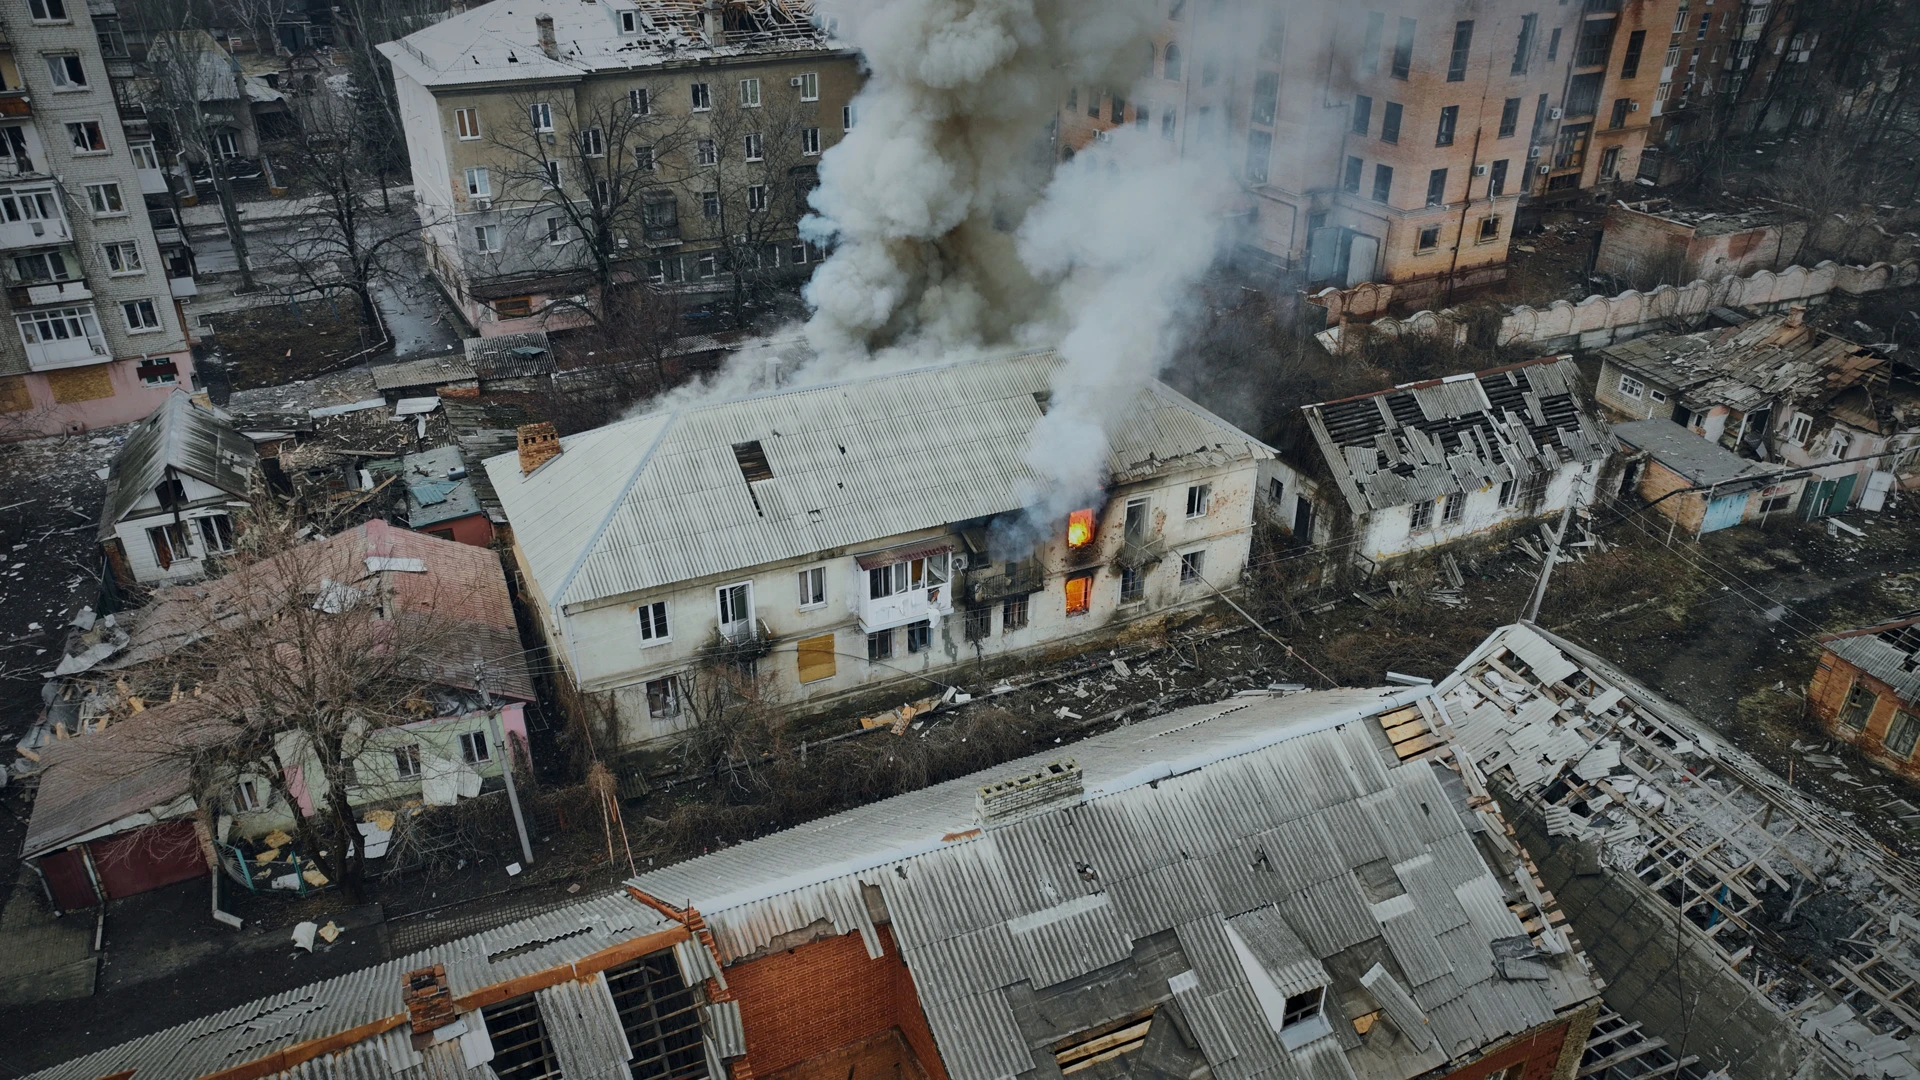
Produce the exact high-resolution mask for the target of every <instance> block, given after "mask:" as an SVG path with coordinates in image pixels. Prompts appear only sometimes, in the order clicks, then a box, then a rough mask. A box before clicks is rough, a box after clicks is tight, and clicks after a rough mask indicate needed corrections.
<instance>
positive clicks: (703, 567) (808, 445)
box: [486, 352, 1271, 605]
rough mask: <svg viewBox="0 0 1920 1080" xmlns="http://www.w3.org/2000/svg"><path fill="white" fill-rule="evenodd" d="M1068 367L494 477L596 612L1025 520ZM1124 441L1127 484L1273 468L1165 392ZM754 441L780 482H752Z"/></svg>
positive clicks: (983, 372)
mask: <svg viewBox="0 0 1920 1080" xmlns="http://www.w3.org/2000/svg"><path fill="white" fill-rule="evenodd" d="M1057 364H1058V360H1057V358H1056V357H1055V356H1054V355H1053V354H1052V353H1051V352H1039V353H1026V354H1021V355H1018V356H1010V357H999V358H994V359H988V360H979V361H972V362H967V363H961V364H954V365H949V366H944V367H935V368H923V369H919V370H915V371H908V372H901V373H897V374H890V375H880V376H873V377H869V378H866V379H862V380H859V381H856V382H844V383H835V384H831V385H826V386H817V387H808V388H802V389H796V390H788V391H780V392H774V393H767V394H761V395H757V396H754V397H748V398H744V399H740V400H736V401H727V402H719V403H714V404H709V405H702V406H698V407H695V408H690V409H685V410H682V411H679V412H672V413H656V414H652V415H649V416H643V417H639V418H636V419H633V420H627V421H622V422H620V423H617V424H613V425H610V426H608V427H605V428H600V429H597V430H595V431H589V432H585V433H583V434H580V435H574V436H569V437H568V438H565V439H562V440H561V446H562V448H563V452H562V453H561V454H560V455H559V456H558V457H556V458H554V459H552V460H550V461H548V462H547V463H546V464H544V465H542V466H541V467H540V468H538V469H536V470H534V471H533V473H531V474H529V475H526V476H523V475H521V473H520V467H519V459H518V455H517V454H506V455H501V456H500V457H497V458H493V459H491V460H489V461H488V462H487V463H486V468H487V471H488V474H489V476H490V477H491V478H492V480H493V483H494V488H495V490H496V491H497V492H498V494H499V496H500V501H501V504H502V506H504V507H505V509H506V513H507V517H508V519H509V520H510V521H511V522H512V523H513V527H514V535H515V538H516V539H517V540H518V542H519V544H520V546H521V548H522V550H523V551H525V553H526V555H527V561H528V565H529V566H530V567H531V569H532V571H533V575H534V578H535V580H536V581H538V582H539V585H540V589H541V592H542V594H543V595H544V596H545V597H546V598H547V599H548V601H549V602H551V603H554V604H559V605H570V604H580V603H590V602H592V601H595V600H598V599H602V598H605V597H612V596H620V595H625V594H629V593H634V592H640V591H644V590H647V589H653V588H657V587H660V586H663V585H670V584H673V583H676V582H681V581H689V580H694V579H698V578H703V577H708V576H710V575H715V574H722V573H728V572H731V571H735V570H740V569H744V568H747V567H753V566H760V565H764V564H767V563H773V562H779V561H781V560H785V559H793V558H799V557H802V556H805V555H809V554H812V553H814V552H818V551H824V550H829V549H835V548H846V547H853V546H857V545H861V544H870V543H874V542H877V541H880V540H884V539H887V538H890V537H896V536H903V535H907V534H911V533H914V532H917V531H922V530H929V529H941V528H945V527H947V526H949V525H951V524H953V523H955V522H960V521H967V520H969V519H973V518H978V517H985V516H988V515H991V514H998V513H1005V512H1008V511H1012V510H1017V509H1019V508H1020V507H1021V505H1022V501H1023V495H1024V494H1025V493H1026V492H1028V491H1030V490H1031V484H1032V481H1033V474H1032V473H1031V472H1030V471H1029V470H1028V468H1027V466H1026V464H1025V462H1024V461H1023V460H1022V455H1023V453H1024V450H1025V446H1026V439H1027V434H1028V432H1029V430H1030V429H1031V428H1032V427H1033V425H1034V423H1035V422H1036V421H1038V420H1039V418H1040V416H1041V412H1040V406H1039V404H1038V402H1037V401H1036V400H1035V398H1034V395H1035V394H1036V393H1038V392H1041V391H1045V390H1047V389H1048V387H1049V380H1050V378H1051V375H1052V372H1053V369H1054V368H1055V366H1057ZM1109 439H1110V446H1109V452H1108V461H1107V470H1108V473H1109V475H1110V476H1111V477H1113V478H1114V479H1115V480H1126V479H1132V478H1136V477H1139V476H1143V475H1148V474H1151V473H1153V472H1156V471H1158V470H1161V469H1164V468H1168V467H1171V465H1172V464H1173V463H1176V462H1181V463H1185V462H1195V461H1199V462H1215V461H1218V462H1225V461H1233V460H1248V459H1252V458H1264V457H1268V456H1271V451H1270V450H1268V449H1267V448H1266V447H1265V446H1263V445H1262V444H1261V443H1259V442H1258V441H1257V440H1255V439H1254V438H1252V437H1251V436H1249V435H1247V434H1245V433H1244V432H1241V431H1238V430H1236V429H1235V428H1233V427H1232V426H1231V425H1229V424H1227V423H1225V422H1224V421H1222V420H1220V419H1219V418H1218V417H1215V416H1212V415H1211V414H1209V413H1207V412H1206V411H1205V410H1204V409H1201V408H1200V407H1199V406H1197V405H1195V404H1193V403H1192V402H1191V401H1188V400H1187V399H1186V398H1184V397H1181V396H1180V395H1179V394H1177V393H1175V392H1174V391H1173V390H1171V389H1169V388H1167V387H1165V386H1163V385H1160V384H1157V383H1156V384H1154V385H1153V386H1151V387H1150V388H1148V389H1147V390H1144V391H1142V392H1141V393H1140V394H1139V395H1138V397H1136V398H1135V400H1134V401H1133V402H1132V403H1131V405H1129V406H1128V407H1127V408H1126V409H1124V410H1123V411H1122V412H1121V414H1120V415H1119V416H1118V417H1117V418H1116V419H1115V420H1114V422H1113V425H1112V430H1111V433H1110V436H1109ZM748 442H757V443H759V445H760V448H761V451H762V452H763V453H764V455H765V457H766V461H767V464H768V465H769V466H770V467H771V469H772V472H773V476H772V478H771V479H766V480H757V481H754V482H752V483H751V484H749V482H748V481H747V480H746V479H745V477H744V475H743V474H742V471H741V466H740V463H739V460H738V459H737V458H736V456H735V452H734V446H735V445H736V444H745V443H748ZM956 461H964V462H965V463H966V466H965V467H964V468H955V467H954V462H956Z"/></svg>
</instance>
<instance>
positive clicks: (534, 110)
mask: <svg viewBox="0 0 1920 1080" xmlns="http://www.w3.org/2000/svg"><path fill="white" fill-rule="evenodd" d="M527 122H528V123H529V124H532V125H533V130H535V131H538V132H541V133H545V132H549V131H552V130H553V105H552V103H551V102H546V101H536V102H534V103H533V104H531V105H528V106H527Z"/></svg>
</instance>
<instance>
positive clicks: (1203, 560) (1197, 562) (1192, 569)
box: [1180, 551, 1207, 585]
mask: <svg viewBox="0 0 1920 1080" xmlns="http://www.w3.org/2000/svg"><path fill="white" fill-rule="evenodd" d="M1206 564H1207V553H1206V552H1204V551H1189V552H1187V553H1186V554H1184V555H1182V556H1180V584H1182V585H1190V584H1192V583H1193V582H1196V581H1199V580H1201V576H1200V575H1201V573H1202V572H1203V571H1204V570H1205V568H1206Z"/></svg>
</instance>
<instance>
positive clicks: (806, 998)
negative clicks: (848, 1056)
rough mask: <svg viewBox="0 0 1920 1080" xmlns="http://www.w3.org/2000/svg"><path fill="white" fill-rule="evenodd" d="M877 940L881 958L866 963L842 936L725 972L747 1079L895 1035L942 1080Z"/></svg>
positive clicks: (889, 942)
mask: <svg viewBox="0 0 1920 1080" xmlns="http://www.w3.org/2000/svg"><path fill="white" fill-rule="evenodd" d="M880 940H881V944H882V945H883V947H884V949H885V955H883V956H881V957H880V959H878V960H874V959H870V958H869V957H868V956H867V949H866V945H865V944H864V943H862V941H861V939H860V935H859V934H842V935H840V936H838V937H830V938H826V939H824V940H821V941H814V942H810V943H808V944H805V945H801V946H798V947H796V948H792V949H786V950H782V951H780V952H776V953H772V954H770V955H767V956H763V957H760V958H759V959H756V960H749V961H747V962H746V963H744V964H738V965H735V966H733V967H730V968H728V969H727V989H728V990H729V991H730V992H731V993H732V994H733V996H734V997H736V998H738V999H739V1002H740V1018H741V1023H742V1025H743V1026H744V1027H745V1028H746V1034H747V1064H748V1065H749V1066H750V1068H751V1069H752V1074H753V1075H754V1076H756V1077H768V1076H771V1075H772V1074H774V1073H776V1072H779V1071H781V1070H783V1069H788V1068H791V1067H793V1066H795V1065H799V1064H801V1063H803V1062H806V1061H810V1060H812V1059H814V1058H817V1057H819V1056H821V1055H823V1054H829V1053H832V1052H833V1051H835V1050H839V1049H841V1048H843V1047H846V1046H849V1045H852V1044H854V1043H858V1042H861V1041H863V1040H867V1039H871V1038H874V1037H875V1036H879V1035H884V1034H886V1033H887V1032H888V1031H891V1030H892V1029H894V1028H898V1029H900V1033H901V1035H902V1036H903V1037H904V1038H905V1039H906V1042H907V1044H908V1045H909V1046H911V1047H912V1048H913V1051H914V1053H915V1054H916V1055H918V1056H919V1058H920V1061H919V1064H920V1067H921V1068H923V1069H924V1070H925V1071H926V1074H927V1076H928V1078H929V1080H947V1076H946V1070H945V1069H944V1068H943V1067H942V1066H941V1063H940V1056H939V1053H938V1052H937V1051H936V1050H935V1049H934V1046H933V1035H932V1033H931V1032H930V1031H929V1030H928V1028H927V1021H926V1017H925V1016H924V1015H923V1014H922V1013H921V1011H920V999H919V997H918V996H916V995H915V993H914V990H913V978H912V976H911V975H910V974H909V973H908V971H907V965H906V963H905V962H904V961H903V960H902V959H901V958H900V950H899V947H898V946H896V945H895V944H894V941H893V935H892V934H890V933H888V932H887V929H886V928H885V927H881V928H880Z"/></svg>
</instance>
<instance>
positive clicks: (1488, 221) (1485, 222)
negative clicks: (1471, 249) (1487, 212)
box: [1480, 216, 1500, 244]
mask: <svg viewBox="0 0 1920 1080" xmlns="http://www.w3.org/2000/svg"><path fill="white" fill-rule="evenodd" d="M1498 239H1500V219H1499V217H1497V216H1489V217H1483V218H1481V219H1480V243H1483V244H1489V243H1492V242H1493V241H1495V240H1498Z"/></svg>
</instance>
